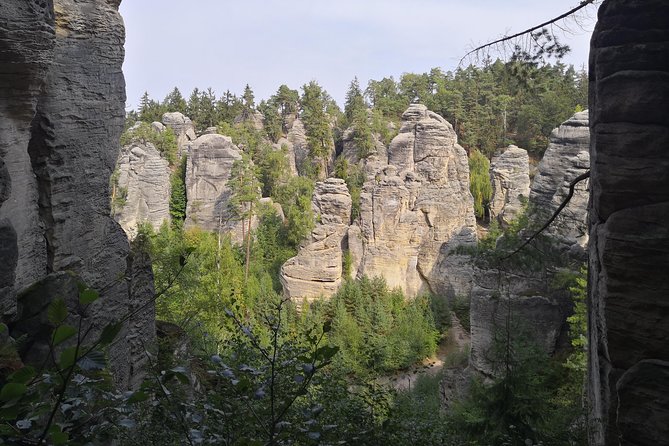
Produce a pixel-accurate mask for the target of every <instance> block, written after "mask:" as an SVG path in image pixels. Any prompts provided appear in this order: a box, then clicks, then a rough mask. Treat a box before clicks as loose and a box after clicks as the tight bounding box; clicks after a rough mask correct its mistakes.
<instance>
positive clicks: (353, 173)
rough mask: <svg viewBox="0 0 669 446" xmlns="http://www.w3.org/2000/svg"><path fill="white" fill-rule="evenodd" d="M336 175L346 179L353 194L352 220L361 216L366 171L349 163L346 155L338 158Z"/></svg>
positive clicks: (347, 185)
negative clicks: (361, 199) (361, 195)
mask: <svg viewBox="0 0 669 446" xmlns="http://www.w3.org/2000/svg"><path fill="white" fill-rule="evenodd" d="M334 176H335V177H337V178H341V179H342V180H344V181H346V187H347V188H348V191H349V193H350V194H351V202H352V203H351V220H355V219H356V218H358V217H359V216H360V198H361V197H360V194H361V193H362V186H363V184H364V183H365V172H364V171H363V169H362V168H361V167H360V166H358V165H351V164H349V162H348V160H347V159H346V158H344V157H339V158H337V161H336V162H335V170H334Z"/></svg>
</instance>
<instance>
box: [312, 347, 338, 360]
mask: <svg viewBox="0 0 669 446" xmlns="http://www.w3.org/2000/svg"><path fill="white" fill-rule="evenodd" d="M338 351H339V347H330V346H329V345H324V346H323V347H319V348H318V349H317V350H316V352H315V356H316V359H318V360H320V361H328V360H330V359H332V357H333V356H334V355H336V354H337V352H338Z"/></svg>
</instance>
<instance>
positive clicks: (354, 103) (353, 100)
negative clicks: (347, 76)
mask: <svg viewBox="0 0 669 446" xmlns="http://www.w3.org/2000/svg"><path fill="white" fill-rule="evenodd" d="M366 110H367V105H366V104H365V98H364V97H363V95H362V90H361V89H360V83H359V82H358V78H357V77H356V78H354V79H353V80H352V81H351V85H350V86H349V88H348V91H347V92H346V102H345V104H344V115H345V117H346V122H347V123H348V125H350V124H352V123H353V121H354V117H355V115H356V114H359V113H361V112H365V111H366Z"/></svg>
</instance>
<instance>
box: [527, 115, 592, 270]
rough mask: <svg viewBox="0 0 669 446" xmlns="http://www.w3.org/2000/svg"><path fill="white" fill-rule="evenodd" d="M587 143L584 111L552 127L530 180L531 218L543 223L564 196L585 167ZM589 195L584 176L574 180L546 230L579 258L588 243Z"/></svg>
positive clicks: (586, 121) (588, 158)
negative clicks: (565, 203) (543, 151)
mask: <svg viewBox="0 0 669 446" xmlns="http://www.w3.org/2000/svg"><path fill="white" fill-rule="evenodd" d="M589 145H590V130H589V128H588V112H587V111H583V112H580V113H576V114H575V115H574V116H572V117H571V118H570V119H568V120H567V121H565V122H564V123H562V125H560V127H558V128H556V129H555V130H553V133H551V136H550V144H549V146H548V149H546V152H545V153H544V157H543V158H542V159H541V162H540V163H539V167H538V173H537V175H536V176H535V177H534V181H533V182H532V190H531V192H530V207H531V209H532V212H533V216H532V218H533V220H534V221H536V222H541V223H543V222H545V221H546V220H548V218H550V216H551V215H553V213H554V212H555V211H556V210H557V208H558V207H559V206H560V204H561V203H562V202H563V201H564V199H565V198H566V197H567V194H568V193H569V184H570V183H571V182H572V181H573V180H574V179H575V178H576V177H578V176H579V175H581V174H583V173H585V172H586V171H587V170H588V168H589V166H590V155H589ZM589 196H590V192H589V183H588V180H584V181H581V182H580V183H578V184H577V185H576V187H575V189H574V196H573V197H572V198H571V200H570V201H569V204H568V205H567V206H566V207H565V208H564V209H563V210H562V211H561V212H560V215H559V216H558V218H557V219H556V220H555V221H554V222H553V223H552V224H551V226H549V227H548V229H547V231H546V234H547V235H550V236H551V237H552V238H554V239H555V240H556V241H557V242H558V243H560V244H561V245H562V246H563V249H565V250H570V251H571V253H572V254H573V255H575V256H580V257H581V258H583V259H584V258H585V247H586V246H587V244H588V230H587V214H588V212H587V208H588V199H589Z"/></svg>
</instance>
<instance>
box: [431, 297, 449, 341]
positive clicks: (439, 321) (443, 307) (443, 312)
mask: <svg viewBox="0 0 669 446" xmlns="http://www.w3.org/2000/svg"><path fill="white" fill-rule="evenodd" d="M428 299H429V300H430V311H432V317H433V319H434V326H435V328H436V329H437V331H438V332H439V333H440V334H441V335H442V336H443V335H445V334H446V332H447V331H448V330H449V328H451V310H450V308H449V307H448V301H447V300H446V299H445V298H443V297H441V296H434V295H429V296H428Z"/></svg>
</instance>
